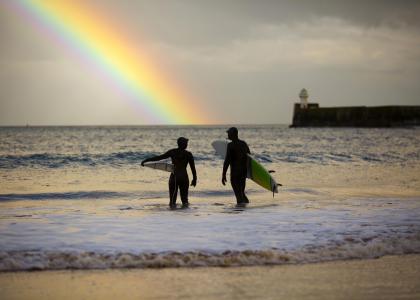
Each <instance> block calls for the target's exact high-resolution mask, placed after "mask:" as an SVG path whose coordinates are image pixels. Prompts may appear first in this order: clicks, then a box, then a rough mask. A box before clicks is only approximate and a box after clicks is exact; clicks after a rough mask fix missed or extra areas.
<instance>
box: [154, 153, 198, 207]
mask: <svg viewBox="0 0 420 300" xmlns="http://www.w3.org/2000/svg"><path fill="white" fill-rule="evenodd" d="M156 158H158V159H159V160H162V159H166V158H171V160H172V164H173V165H174V172H173V173H172V174H171V176H170V177H169V205H171V206H174V205H175V204H176V198H177V194H178V189H179V192H180V194H181V201H182V204H183V205H187V204H188V188H189V177H188V173H187V165H188V164H190V167H191V171H192V173H193V176H194V178H196V177H197V175H196V171H195V164H194V157H193V155H192V153H191V152H189V151H187V150H183V149H179V148H175V149H171V150H169V151H167V152H166V153H164V154H162V155H160V156H158V157H156Z"/></svg>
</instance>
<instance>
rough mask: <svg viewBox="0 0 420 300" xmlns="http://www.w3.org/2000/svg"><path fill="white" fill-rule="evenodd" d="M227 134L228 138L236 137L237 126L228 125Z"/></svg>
mask: <svg viewBox="0 0 420 300" xmlns="http://www.w3.org/2000/svg"><path fill="white" fill-rule="evenodd" d="M226 132H227V134H228V139H229V140H235V139H238V128H236V127H230V128H229V129H228V130H226Z"/></svg>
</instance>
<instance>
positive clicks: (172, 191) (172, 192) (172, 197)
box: [169, 174, 178, 206]
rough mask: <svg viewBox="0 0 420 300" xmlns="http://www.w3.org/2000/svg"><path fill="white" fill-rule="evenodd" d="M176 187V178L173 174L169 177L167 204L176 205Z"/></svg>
mask: <svg viewBox="0 0 420 300" xmlns="http://www.w3.org/2000/svg"><path fill="white" fill-rule="evenodd" d="M177 192H178V187H177V184H176V179H175V176H174V175H173V174H171V176H170V177H169V206H175V205H176V197H177Z"/></svg>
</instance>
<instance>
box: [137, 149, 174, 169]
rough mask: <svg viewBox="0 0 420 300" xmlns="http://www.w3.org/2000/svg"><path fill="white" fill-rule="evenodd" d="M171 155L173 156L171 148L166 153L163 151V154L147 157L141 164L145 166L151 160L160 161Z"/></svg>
mask: <svg viewBox="0 0 420 300" xmlns="http://www.w3.org/2000/svg"><path fill="white" fill-rule="evenodd" d="M170 157H171V150H169V151H167V152H166V153H163V154H162V155H157V156H153V157H149V158H146V159H145V160H143V161H142V162H141V165H142V166H144V163H147V162H149V161H159V160H163V159H167V158H170Z"/></svg>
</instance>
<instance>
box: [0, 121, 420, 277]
mask: <svg viewBox="0 0 420 300" xmlns="http://www.w3.org/2000/svg"><path fill="white" fill-rule="evenodd" d="M225 129H226V127H225V126H223V127H217V126H213V127H44V128H42V127H41V128H1V129H0V141H1V142H0V178H1V186H0V270H22V269H63V268H79V269H85V268H125V267H172V266H215V265H218V266H235V265H262V264H283V263H304V262H313V261H325V260H334V259H346V258H356V257H357V258H368V257H377V256H382V255H385V254H404V253H418V252H420V183H419V176H418V174H420V129H419V128H414V129H289V128H287V127H284V126H245V127H240V137H241V138H243V139H244V140H246V141H247V143H248V144H249V146H250V148H251V152H252V153H253V154H254V156H255V157H256V158H257V159H258V160H259V161H260V162H261V163H262V164H263V165H265V166H266V167H267V169H273V170H275V171H276V173H275V174H274V177H275V178H276V180H277V181H278V182H281V183H282V184H283V185H284V186H283V187H282V188H281V189H280V193H279V194H276V195H275V196H274V197H273V195H272V194H271V193H270V192H267V191H265V190H263V189H261V188H260V187H259V186H257V185H256V184H254V183H253V182H250V181H248V184H247V193H248V196H249V198H250V200H251V204H250V205H248V206H247V207H246V208H244V207H236V206H235V205H234V203H235V200H234V196H233V193H232V191H231V189H230V187H229V186H222V185H221V182H220V175H221V168H222V163H223V162H222V160H220V159H219V158H218V157H217V156H216V155H215V154H214V151H213V150H212V148H211V145H210V144H211V141H213V140H216V139H223V138H224V137H225V132H224V131H225ZM178 136H186V137H188V138H190V143H189V150H190V151H192V153H193V154H194V157H195V160H196V167H197V172H198V178H199V180H198V186H197V187H196V188H191V189H190V202H191V205H190V207H189V208H188V209H180V208H179V209H176V210H170V209H169V208H168V206H167V202H168V200H167V197H168V191H167V180H168V173H165V172H162V171H157V170H151V169H148V168H143V167H141V165H140V162H141V160H142V159H143V158H145V157H148V156H150V155H153V154H159V153H162V152H163V151H166V150H167V149H169V148H172V147H174V145H175V144H176V138H177V137H178Z"/></svg>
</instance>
